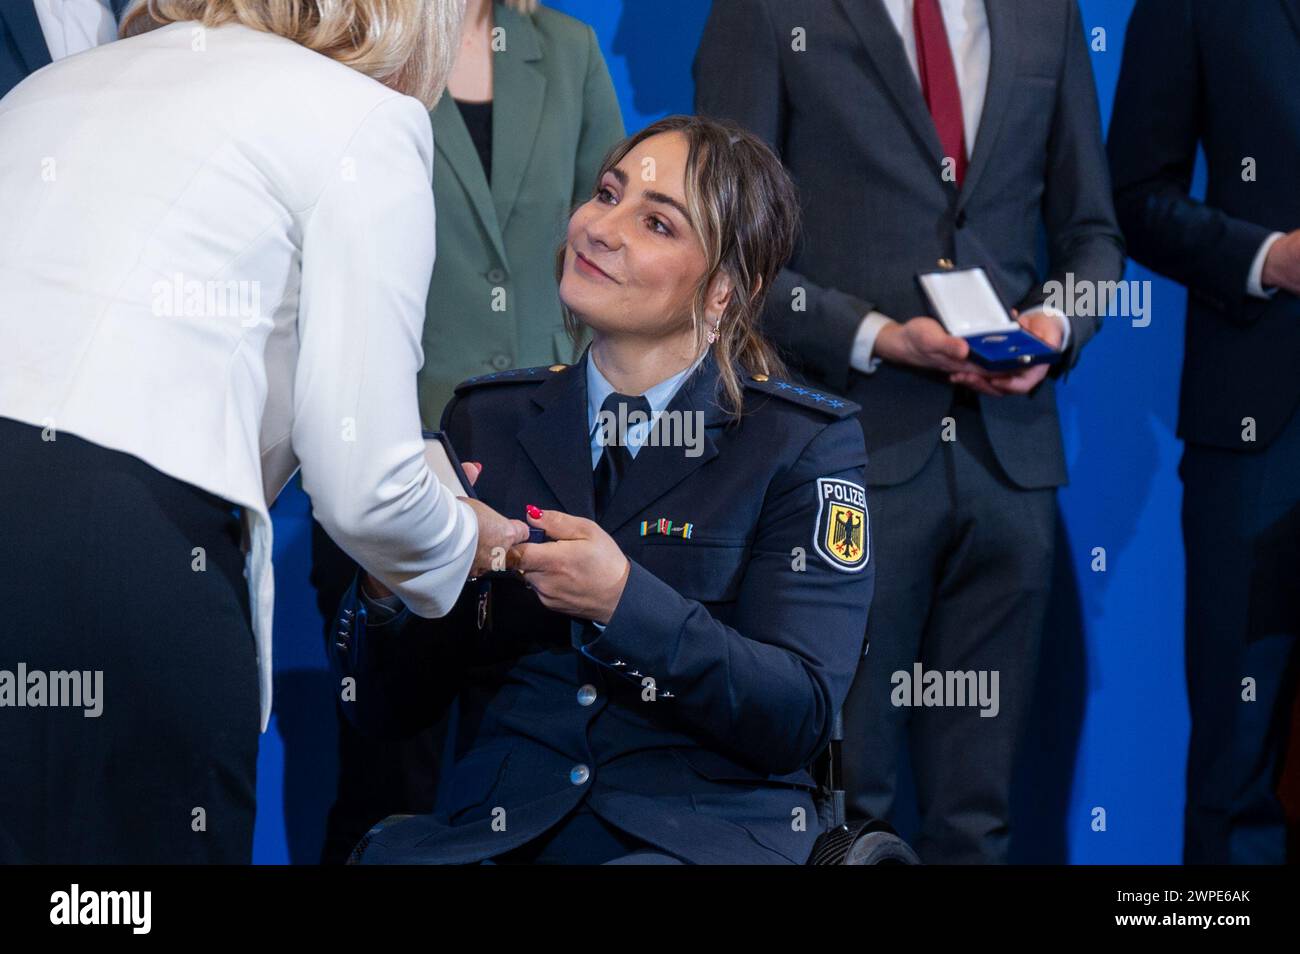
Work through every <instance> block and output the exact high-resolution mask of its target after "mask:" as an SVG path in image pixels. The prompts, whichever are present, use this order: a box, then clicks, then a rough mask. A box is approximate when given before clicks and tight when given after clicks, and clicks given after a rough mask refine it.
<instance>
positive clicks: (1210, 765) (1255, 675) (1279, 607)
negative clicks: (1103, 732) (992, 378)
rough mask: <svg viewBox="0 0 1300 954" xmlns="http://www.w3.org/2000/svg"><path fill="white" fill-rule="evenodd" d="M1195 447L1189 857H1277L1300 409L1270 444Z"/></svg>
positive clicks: (1299, 521)
mask: <svg viewBox="0 0 1300 954" xmlns="http://www.w3.org/2000/svg"><path fill="white" fill-rule="evenodd" d="M1249 446H1250V445H1248V444H1243V449H1242V451H1230V450H1223V449H1220V448H1214V447H1201V446H1197V445H1194V444H1189V445H1188V446H1187V448H1186V449H1185V451H1184V453H1183V460H1182V465H1181V467H1180V469H1179V472H1180V474H1181V475H1182V478H1183V541H1184V545H1185V547H1186V551H1187V617H1186V624H1185V632H1186V650H1187V655H1186V665H1187V696H1188V706H1189V709H1190V712H1191V722H1192V731H1191V740H1190V745H1189V748H1188V757H1187V806H1186V811H1185V813H1184V842H1183V858H1184V861H1186V862H1187V863H1188V864H1282V863H1284V862H1285V860H1286V820H1285V817H1284V814H1283V810H1282V806H1281V803H1280V802H1279V801H1278V797H1277V786H1278V781H1279V776H1280V773H1281V769H1282V760H1283V757H1284V754H1285V752H1286V746H1287V735H1288V729H1289V727H1290V713H1291V704H1292V700H1293V698H1294V695H1295V686H1296V668H1297V662H1298V660H1297V654H1296V651H1295V647H1296V636H1297V633H1298V632H1300V412H1297V413H1295V414H1293V415H1292V418H1291V421H1290V422H1289V423H1288V424H1287V426H1286V427H1285V428H1284V429H1283V431H1282V433H1281V434H1280V435H1279V436H1278V437H1277V438H1275V439H1274V440H1273V442H1272V443H1271V444H1270V445H1269V446H1268V447H1267V448H1265V449H1263V450H1259V451H1254V452H1251V451H1250V450H1249Z"/></svg>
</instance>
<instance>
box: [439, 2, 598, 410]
mask: <svg viewBox="0 0 1300 954" xmlns="http://www.w3.org/2000/svg"><path fill="white" fill-rule="evenodd" d="M493 12H494V14H495V17H496V26H498V27H500V28H502V30H503V35H502V39H503V40H504V43H505V49H503V50H499V51H498V52H497V53H496V54H495V56H494V59H493V64H492V68H493V107H492V185H491V187H490V188H489V186H488V181H487V177H486V176H485V175H484V174H483V166H482V163H480V161H479V157H478V153H477V152H475V150H474V143H473V141H472V140H471V139H470V137H469V132H468V130H467V129H466V128H465V124H464V122H463V121H462V120H461V117H460V110H459V109H458V108H457V107H456V104H455V103H454V102H453V101H452V99H451V96H450V94H445V95H444V96H443V98H442V99H441V100H440V101H439V103H438V105H437V107H435V109H434V110H433V112H432V113H431V114H430V115H431V118H432V120H433V143H434V149H435V152H436V155H435V156H434V162H433V195H434V204H435V209H436V212H437V242H438V252H437V259H436V261H435V263H434V267H433V280H432V282H431V283H430V285H429V300H428V306H427V312H426V317H425V322H424V339H423V343H424V367H423V368H421V370H420V374H419V389H420V415H421V417H422V418H423V421H424V424H425V426H426V427H430V428H436V427H437V426H438V423H439V419H440V418H441V416H442V409H443V406H444V405H445V404H446V403H447V402H448V401H449V400H450V399H451V395H452V389H453V388H454V387H455V386H456V385H457V384H459V383H460V382H461V381H463V380H465V379H466V378H470V377H473V376H475V375H479V374H485V373H489V372H491V371H502V370H505V369H506V368H515V367H529V366H534V365H540V364H550V363H552V362H562V363H568V362H571V361H572V360H573V346H572V345H571V344H570V343H569V341H568V339H567V338H566V337H565V335H564V330H563V324H562V319H561V314H560V300H559V294H558V291H557V289H556V284H555V250H556V249H557V248H558V247H559V244H560V243H561V242H562V241H563V239H564V234H565V230H566V228H567V225H568V220H569V213H570V211H571V209H572V207H573V205H574V204H575V203H579V202H585V201H586V200H587V199H588V198H590V195H591V190H592V188H593V186H594V185H595V179H596V172H597V170H598V169H599V168H600V162H601V160H602V159H603V158H604V156H605V153H606V151H608V149H609V147H610V146H612V145H613V144H614V143H615V142H617V141H618V140H619V139H621V138H622V137H623V119H622V115H621V113H620V111H619V106H618V99H617V98H616V97H615V95H614V85H613V83H612V82H611V81H610V78H609V71H608V70H607V69H606V67H605V60H604V57H602V56H601V52H600V47H599V46H598V45H597V43H596V36H595V34H594V33H593V32H592V30H591V27H589V26H587V25H586V24H585V23H582V22H580V21H578V20H575V19H573V18H572V17H569V16H566V15H565V14H563V13H559V12H557V11H555V10H550V9H547V8H546V7H539V8H538V9H537V11H536V12H535V13H533V14H531V15H526V14H522V13H518V12H516V11H514V10H512V9H511V8H510V7H507V6H504V5H503V4H501V3H499V2H498V3H497V4H496V5H495V7H494V11H493Z"/></svg>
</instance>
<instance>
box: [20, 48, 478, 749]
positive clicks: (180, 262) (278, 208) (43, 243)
mask: <svg viewBox="0 0 1300 954" xmlns="http://www.w3.org/2000/svg"><path fill="white" fill-rule="evenodd" d="M432 165H433V136H432V129H431V127H430V124H429V116H428V113H427V111H426V110H425V108H424V107H423V106H422V105H421V104H420V103H419V102H417V101H416V100H415V99H412V98H410V97H407V96H402V95H400V94H398V93H395V92H394V91H392V90H390V89H388V88H387V87H385V86H383V85H382V84H380V83H378V82H376V81H375V80H372V79H370V78H369V77H366V76H363V75H362V74H361V73H358V72H356V71H355V70H352V69H349V68H348V67H346V66H343V65H342V64H340V63H337V62H335V61H333V60H331V59H328V58H327V57H325V56H322V55H320V54H318V53H314V52H312V51H310V50H308V49H306V48H304V47H302V46H299V45H298V44H296V43H293V42H292V41H290V40H286V39H284V38H283V37H279V36H276V35H273V34H270V33H264V32H261V31H258V30H252V29H249V28H247V27H244V26H242V25H239V24H228V25H224V26H220V27H215V28H207V29H204V28H202V27H200V26H199V25H198V24H195V23H174V24H170V25H168V26H165V27H162V28H160V29H158V30H154V31H152V32H150V33H146V34H143V35H141V36H137V37H132V38H130V39H126V40H119V41H117V42H115V43H109V44H107V45H104V46H100V47H97V48H95V49H92V50H89V51H87V52H85V53H82V54H81V55H78V56H73V57H69V58H67V59H63V60H60V61H58V62H56V63H54V64H52V65H50V66H47V67H46V68H45V69H43V70H39V71H38V72H36V73H34V74H32V75H31V76H29V77H28V78H27V79H26V80H24V81H23V82H22V83H20V84H19V85H18V86H17V87H15V88H14V90H13V91H12V92H10V94H9V95H8V96H6V97H5V98H4V99H3V101H0V209H4V214H3V215H2V216H0V340H3V341H4V347H3V348H0V416H4V417H8V418H12V419H15V420H19V421H23V422H26V423H29V424H34V425H37V426H49V427H52V428H54V429H56V433H58V432H63V433H71V434H75V435H77V436H79V437H82V438H85V439H87V440H89V441H92V442H94V443H96V444H99V445H101V446H103V447H107V448H110V449H113V450H120V451H124V452H126V453H128V454H131V455H133V456H135V457H138V458H140V459H142V460H144V461H145V462H146V463H148V464H150V465H151V466H153V467H154V468H156V469H157V470H159V471H161V472H162V473H165V474H168V475H170V476H172V477H175V478H177V479H179V480H182V481H184V482H186V483H189V484H192V485H194V486H196V487H200V488H202V489H204V490H207V491H209V492H211V493H213V494H216V495H218V496H220V497H222V498H225V499H226V500H229V501H231V502H233V503H235V504H237V505H239V506H240V507H241V508H243V514H244V520H245V531H246V535H247V541H246V542H247V546H248V548H249V552H248V554H247V562H246V567H245V574H246V576H247V578H248V585H249V591H250V596H251V602H252V616H253V619H252V623H253V631H254V634H255V636H256V640H257V649H258V665H259V670H260V672H259V677H260V691H261V722H262V728H263V730H265V728H266V725H267V721H268V719H269V717H270V711H271V619H272V609H273V604H274V584H273V580H272V575H271V521H270V518H269V515H268V512H267V510H268V507H269V506H270V503H271V502H272V501H273V500H274V499H275V497H276V495H277V494H278V493H279V491H280V489H281V488H282V487H283V486H284V485H285V483H286V482H287V481H288V480H289V478H290V477H291V476H292V475H293V473H294V472H295V470H297V468H298V465H299V461H301V464H302V482H303V487H304V489H305V490H306V492H307V493H308V495H309V496H310V497H311V500H312V506H313V510H314V513H315V515H316V517H317V519H318V520H319V521H320V522H321V524H322V525H323V526H324V528H325V529H326V531H327V532H328V533H329V534H330V536H331V537H333V538H334V539H335V540H336V541H337V542H338V543H339V544H340V545H341V546H342V547H343V549H344V550H346V551H347V552H348V553H349V554H350V555H351V556H352V557H353V558H354V559H356V561H357V562H358V563H360V564H361V565H362V566H364V567H365V568H366V569H367V570H369V571H370V572H371V573H373V574H374V575H375V576H376V577H377V578H379V579H380V580H382V581H383V582H384V583H385V584H386V585H387V586H388V587H389V588H390V589H392V590H393V591H394V592H396V593H398V594H399V595H400V596H401V597H402V600H403V602H405V603H406V605H407V606H409V607H411V609H412V610H413V611H415V612H416V613H418V614H419V615H421V616H438V615H441V614H444V613H446V612H447V611H448V610H449V609H450V608H451V607H452V606H453V605H454V603H455V601H456V598H457V597H458V595H459V594H460V591H461V587H462V585H463V584H464V581H465V578H466V576H467V575H468V572H469V568H470V564H471V562H472V560H473V555H474V550H475V545H476V542H477V532H478V529H477V523H476V521H475V518H474V515H473V511H472V510H470V508H469V507H468V506H467V505H466V504H464V503H463V502H461V501H458V500H456V499H455V497H453V496H452V495H451V494H450V493H449V492H448V491H446V490H444V489H443V488H442V485H441V484H440V483H439V482H438V481H437V480H436V479H435V478H434V477H433V476H432V475H431V474H430V472H429V469H428V467H427V466H426V464H425V462H424V455H423V452H424V443H423V441H422V439H421V436H420V417H419V411H418V407H417V402H416V384H415V376H416V371H417V370H418V369H419V367H420V364H421V361H422V360H423V355H422V352H421V344H420V342H421V330H422V327H423V324H424V314H425V298H426V295H427V293H428V286H429V276H430V273H431V271H432V268H433V256H434V214H433V196H432V188H431V184H430V182H431V171H432ZM196 545H198V543H197V542H196ZM179 558H183V559H185V560H187V561H188V560H190V559H191V556H190V554H189V553H188V552H187V553H185V554H181V555H180V557H179ZM140 596H141V594H132V593H124V594H122V598H123V599H137V598H140ZM176 636H177V638H184V621H182V620H178V621H177V633H176Z"/></svg>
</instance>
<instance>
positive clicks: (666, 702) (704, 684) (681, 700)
mask: <svg viewBox="0 0 1300 954" xmlns="http://www.w3.org/2000/svg"><path fill="white" fill-rule="evenodd" d="M865 456H866V455H865V452H864V450H863V440H862V431H861V427H860V426H859V425H858V423H857V421H856V420H853V419H848V420H843V421H837V422H836V423H834V424H832V425H831V426H830V427H827V428H826V429H824V430H822V431H821V432H820V433H819V434H818V435H817V436H816V437H815V438H814V439H813V440H812V442H811V443H810V444H809V445H808V447H807V448H806V450H805V451H804V453H803V454H802V456H801V457H800V459H799V460H798V461H797V462H796V463H795V464H794V466H793V467H791V468H790V469H789V470H788V471H787V472H786V473H785V475H784V476H783V477H782V478H779V479H778V480H777V481H775V482H774V483H773V485H772V487H771V488H770V489H769V491H768V494H767V497H766V499H765V500H764V503H763V508H762V511H761V513H760V516H759V519H758V524H757V533H756V536H755V538H754V541H753V544H752V548H751V551H750V554H749V560H748V563H747V565H746V566H745V569H744V576H743V577H742V579H741V582H740V585H739V590H738V595H737V597H736V601H737V602H736V613H735V616H734V617H733V618H734V621H735V626H734V627H733V626H728V625H726V624H724V623H722V622H720V621H719V620H718V619H715V618H714V617H713V616H712V615H711V614H710V613H709V611H708V609H707V608H706V607H705V606H704V605H703V604H701V603H699V602H697V601H695V600H691V599H687V598H686V597H684V596H682V595H680V594H679V593H678V592H677V591H676V590H675V589H673V588H672V587H671V586H670V585H668V583H666V582H664V581H663V580H661V579H659V578H658V577H656V576H655V575H653V574H652V573H650V572H649V571H648V570H646V569H645V568H644V567H642V566H641V565H639V564H638V563H636V562H635V561H633V562H632V567H631V571H630V573H629V575H628V580H627V585H626V588H625V589H624V591H623V596H622V599H621V600H620V601H619V604H618V608H617V609H616V610H615V612H614V615H613V616H612V617H611V618H610V621H609V625H608V627H606V629H605V630H604V631H603V632H599V633H597V632H596V631H595V630H594V629H589V630H588V631H587V632H588V634H592V633H595V635H596V638H594V639H591V640H590V641H588V642H586V643H585V645H582V646H581V649H582V651H583V652H585V653H586V654H587V655H588V656H589V657H591V658H592V659H594V660H595V661H597V662H600V663H603V664H605V665H611V664H612V663H613V661H615V660H622V661H624V662H626V663H627V668H629V669H634V670H636V671H638V672H639V673H641V674H642V676H641V677H634V678H638V680H640V679H644V678H645V677H649V678H652V679H653V680H654V684H655V688H656V692H657V693H659V694H660V697H659V698H657V699H656V701H655V702H653V703H652V704H653V705H661V706H665V707H671V710H672V714H673V715H674V716H675V717H676V718H678V719H680V720H681V721H682V723H683V724H684V725H686V726H687V727H688V731H692V732H693V733H697V734H698V735H699V736H700V737H701V738H702V739H703V740H705V741H706V742H707V743H709V744H710V745H711V746H712V747H714V748H715V749H716V750H717V751H719V752H723V753H727V754H730V755H732V756H733V757H735V758H736V759H737V760H739V761H740V762H742V763H744V764H746V765H749V766H750V767H752V768H754V769H756V770H758V771H760V772H766V773H769V774H777V775H783V774H788V773H790V772H795V771H798V770H799V769H801V768H804V767H805V766H807V765H808V764H809V763H810V762H811V761H812V760H813V758H814V757H815V756H816V755H817V754H818V753H819V752H820V751H821V750H822V749H823V748H825V746H826V744H827V742H828V740H829V734H830V729H831V723H832V720H833V719H834V716H835V713H836V712H837V711H838V710H839V708H840V706H841V705H842V704H843V701H844V698H845V696H846V695H847V694H848V690H849V685H850V683H851V682H852V680H853V674H854V672H855V670H856V668H857V664H858V660H859V658H860V657H861V653H862V643H863V637H864V633H865V630H866V622H867V609H868V606H869V605H870V602H871V593H872V587H873V583H874V573H875V564H874V560H871V559H870V558H869V559H868V560H867V563H866V564H865V566H863V567H862V568H860V569H858V570H857V571H856V572H846V571H844V570H843V569H840V568H837V567H833V566H832V565H831V564H830V563H829V562H828V561H827V560H826V559H825V558H823V557H821V556H820V555H818V554H817V553H816V552H815V548H814V545H813V534H814V533H815V532H816V531H815V527H816V526H817V524H818V502H817V478H818V477H840V478H843V479H846V480H850V481H852V482H854V483H856V484H858V485H861V484H862V481H863V468H864V464H865ZM868 536H869V535H868ZM683 545H684V546H690V544H689V543H684V544H683ZM867 545H868V546H869V539H868V541H867ZM800 549H802V551H803V552H804V553H805V554H806V566H805V568H803V569H800V568H799V564H798V562H797V553H798V551H799V550H800ZM620 671H623V672H626V669H625V670H620ZM643 685H644V683H643ZM664 692H671V693H672V698H667V699H666V698H662V693H664Z"/></svg>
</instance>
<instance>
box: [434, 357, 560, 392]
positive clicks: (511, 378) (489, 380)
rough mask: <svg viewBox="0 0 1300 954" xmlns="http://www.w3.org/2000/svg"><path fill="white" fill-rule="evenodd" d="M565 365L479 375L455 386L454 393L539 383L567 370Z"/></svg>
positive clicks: (549, 365) (513, 369)
mask: <svg viewBox="0 0 1300 954" xmlns="http://www.w3.org/2000/svg"><path fill="white" fill-rule="evenodd" d="M568 368H569V366H568V365H567V364H543V365H540V366H539V367H536V368H511V369H510V370H509V371H493V372H492V373H491V374H480V375H478V376H477V377H473V378H470V379H468V380H466V381H462V382H460V384H458V385H456V393H457V394H463V393H464V392H466V391H468V390H470V389H472V388H478V387H482V386H483V385H485V384H529V383H534V382H535V383H540V382H542V381H545V380H546V379H547V378H549V377H551V375H553V374H559V373H560V372H561V371H566V370H568Z"/></svg>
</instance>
